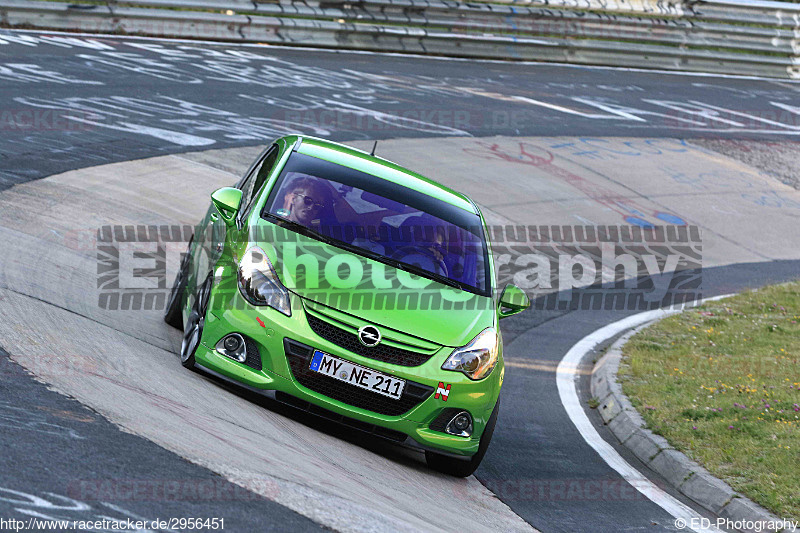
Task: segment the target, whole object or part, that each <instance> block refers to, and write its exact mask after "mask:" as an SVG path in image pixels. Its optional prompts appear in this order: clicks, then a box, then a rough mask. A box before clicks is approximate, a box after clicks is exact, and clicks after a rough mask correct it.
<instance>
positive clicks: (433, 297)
mask: <svg viewBox="0 0 800 533" xmlns="http://www.w3.org/2000/svg"><path fill="white" fill-rule="evenodd" d="M289 233H290V234H291V235H290V236H288V238H286V239H273V240H271V242H263V243H259V246H261V248H262V249H263V250H264V251H265V252H266V254H267V256H268V257H269V258H270V260H271V261H272V264H273V266H274V267H275V271H276V273H277V275H278V277H279V278H280V280H281V282H282V283H283V284H284V285H285V286H286V288H288V289H289V290H290V291H291V292H293V293H294V294H296V295H298V296H300V297H301V298H303V299H304V304H305V307H306V309H308V307H309V302H313V304H311V307H312V309H314V310H316V311H320V310H324V309H327V310H328V311H326V312H324V314H325V315H328V316H332V315H335V316H337V318H338V319H339V320H342V318H343V317H344V321H345V322H348V323H350V324H351V325H353V326H355V327H358V326H359V323H360V322H359V321H361V322H363V323H362V324H361V325H365V324H373V325H376V326H382V327H384V328H389V329H391V330H395V331H396V332H400V333H401V334H404V335H409V336H411V337H416V338H418V339H422V340H425V341H428V342H431V343H435V344H438V345H443V346H463V345H465V344H467V343H468V342H469V341H470V340H472V339H473V338H474V337H475V335H477V334H478V333H480V332H481V331H482V330H484V329H485V328H487V327H491V326H495V325H496V324H495V320H496V319H495V316H496V310H495V304H494V301H493V299H492V298H490V297H487V296H480V295H477V294H473V293H470V292H467V291H462V290H460V289H457V288H454V287H450V286H448V285H444V284H441V283H439V282H436V281H432V280H428V279H426V278H422V277H419V276H415V275H413V274H409V273H408V272H405V271H400V270H398V269H395V268H394V267H392V266H389V265H386V264H384V263H382V262H380V261H376V260H373V259H370V258H367V257H364V256H361V255H359V254H355V253H352V252H349V251H347V250H343V249H341V248H338V247H336V246H333V245H330V244H326V243H323V242H320V241H317V240H316V239H313V238H311V237H307V236H304V235H301V234H298V233H294V232H287V235H288V234H289ZM320 306H323V307H320ZM347 317H351V318H347Z"/></svg>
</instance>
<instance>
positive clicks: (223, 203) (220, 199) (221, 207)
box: [211, 187, 242, 226]
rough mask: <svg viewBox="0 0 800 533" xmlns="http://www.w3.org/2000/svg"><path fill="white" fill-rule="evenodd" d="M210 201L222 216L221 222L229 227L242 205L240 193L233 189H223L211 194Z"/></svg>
mask: <svg viewBox="0 0 800 533" xmlns="http://www.w3.org/2000/svg"><path fill="white" fill-rule="evenodd" d="M211 201H212V202H214V207H216V208H217V211H219V214H220V215H222V220H223V221H225V224H227V225H228V226H231V225H233V220H234V219H235V218H236V213H238V212H239V207H240V205H241V203H242V191H240V190H239V189H235V188H233V187H223V188H221V189H217V190H216V191H214V192H213V193H212V194H211Z"/></svg>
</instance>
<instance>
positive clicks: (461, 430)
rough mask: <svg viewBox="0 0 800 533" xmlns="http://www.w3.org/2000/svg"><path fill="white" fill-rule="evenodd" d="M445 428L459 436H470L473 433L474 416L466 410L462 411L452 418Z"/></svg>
mask: <svg viewBox="0 0 800 533" xmlns="http://www.w3.org/2000/svg"><path fill="white" fill-rule="evenodd" d="M444 430H445V431H446V432H447V433H449V434H451V435H457V436H459V437H469V436H470V435H472V417H471V416H470V414H469V413H468V412H466V411H461V412H460V413H458V414H456V416H454V417H453V418H451V419H450V422H448V423H447V426H445V428H444Z"/></svg>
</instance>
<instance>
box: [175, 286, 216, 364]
mask: <svg viewBox="0 0 800 533" xmlns="http://www.w3.org/2000/svg"><path fill="white" fill-rule="evenodd" d="M212 280H213V278H211V277H210V276H209V277H208V279H207V280H206V281H205V283H203V285H202V287H200V290H199V291H198V292H197V299H196V300H195V304H194V307H193V308H192V312H191V313H189V320H187V321H186V325H185V326H184V328H183V341H181V364H182V365H183V366H184V367H185V368H188V369H190V370H192V369H194V367H195V359H194V354H195V353H196V352H197V348H198V346H200V339H202V338H203V327H204V326H205V322H206V311H207V310H208V297H209V295H210V294H211V282H212Z"/></svg>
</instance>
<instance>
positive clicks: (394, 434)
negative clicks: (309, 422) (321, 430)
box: [275, 391, 408, 442]
mask: <svg viewBox="0 0 800 533" xmlns="http://www.w3.org/2000/svg"><path fill="white" fill-rule="evenodd" d="M275 399H276V400H278V401H279V402H281V403H285V404H287V405H291V406H292V407H295V408H297V409H302V410H303V411H305V412H307V413H311V414H314V415H317V416H321V417H323V418H326V419H328V420H332V421H333V422H337V423H339V424H343V425H345V426H348V427H351V428H354V429H357V430H359V431H363V432H365V433H369V434H371V435H375V436H377V437H381V438H384V439H387V440H390V441H392V442H404V441H405V440H406V439H407V438H408V436H407V435H406V434H405V433H403V432H400V431H395V430H393V429H388V428H385V427H381V426H376V425H375V424H368V423H366V422H362V421H361V420H356V419H355V418H350V417H348V416H344V415H340V414H338V413H334V412H333V411H329V410H328V409H325V408H324V407H320V406H318V405H314V404H313V403H309V402H307V401H305V400H301V399H300V398H296V397H294V396H292V395H291V394H287V393H285V392H281V391H278V392H276V393H275Z"/></svg>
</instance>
